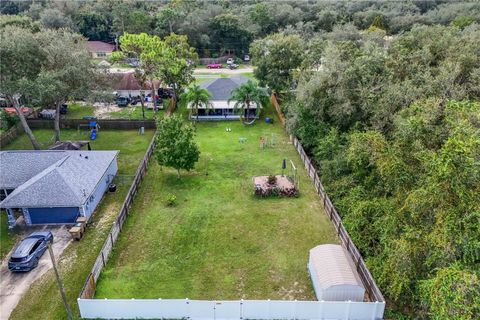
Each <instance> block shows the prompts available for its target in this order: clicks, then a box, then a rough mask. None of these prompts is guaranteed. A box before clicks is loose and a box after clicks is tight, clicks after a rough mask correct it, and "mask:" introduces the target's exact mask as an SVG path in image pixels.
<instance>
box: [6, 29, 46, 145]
mask: <svg viewBox="0 0 480 320" xmlns="http://www.w3.org/2000/svg"><path fill="white" fill-rule="evenodd" d="M0 57H1V59H0V80H1V81H0V92H2V94H3V95H5V97H6V99H7V100H8V101H9V103H10V104H11V105H13V107H14V108H15V110H16V111H17V114H18V116H19V118H20V122H21V124H22V127H23V129H24V131H25V133H26V134H27V136H28V138H29V139H30V142H31V143H32V146H33V148H34V149H36V150H38V149H40V145H39V144H38V142H37V140H36V138H35V136H34V134H33V132H32V130H31V129H30V127H29V126H28V123H27V120H26V119H25V116H24V114H23V113H22V112H21V110H20V107H21V105H20V102H19V98H20V97H26V96H28V95H29V94H31V93H32V87H33V84H34V82H35V81H36V79H37V77H38V75H39V73H40V71H41V68H42V61H43V60H44V59H45V56H44V54H43V53H42V51H41V49H40V45H39V41H38V38H37V35H35V34H34V33H32V32H31V31H29V30H26V29H21V28H18V27H14V26H7V27H5V28H2V29H0Z"/></svg>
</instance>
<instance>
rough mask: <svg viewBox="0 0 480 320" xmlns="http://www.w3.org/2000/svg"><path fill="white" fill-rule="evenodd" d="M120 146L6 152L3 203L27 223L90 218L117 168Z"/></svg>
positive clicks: (0, 178) (1, 163) (0, 189)
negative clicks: (117, 147) (101, 149)
mask: <svg viewBox="0 0 480 320" xmlns="http://www.w3.org/2000/svg"><path fill="white" fill-rule="evenodd" d="M117 155H118V151H84V150H83V151H81V150H78V151H70V150H68V151H67V150H32V151H31V150H19V151H2V152H0V199H1V200H2V201H1V202H0V208H2V209H5V210H6V211H7V216H8V223H9V226H10V227H13V226H15V224H16V217H15V212H20V213H21V214H22V215H23V218H24V220H25V223H26V224H27V225H29V226H30V225H41V224H72V223H75V221H76V219H77V217H78V216H84V217H87V218H90V217H91V215H92V213H93V212H94V210H95V208H96V207H97V205H98V204H99V203H100V200H101V199H102V197H103V195H104V193H105V192H106V191H107V189H108V186H109V184H110V183H111V182H112V180H113V178H114V177H115V175H116V173H117V168H118V167H117Z"/></svg>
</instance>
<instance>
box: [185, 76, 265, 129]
mask: <svg viewBox="0 0 480 320" xmlns="http://www.w3.org/2000/svg"><path fill="white" fill-rule="evenodd" d="M248 80H249V79H248V78H245V77H241V76H239V77H232V78H217V79H214V80H211V81H207V82H204V83H202V84H200V87H202V88H204V89H207V90H208V91H209V92H210V94H211V97H210V103H211V104H212V107H211V108H210V109H209V110H206V108H204V107H203V108H199V110H198V120H199V121H201V120H238V119H240V114H239V112H238V111H235V110H234V109H233V106H234V105H235V103H236V101H230V103H229V102H228V100H229V99H230V96H231V94H232V91H233V90H234V89H235V88H238V87H239V86H240V85H242V84H244V83H246V82H247V81H248ZM188 108H191V105H189V106H188ZM256 109H257V105H256V104H255V103H253V102H252V104H251V106H250V117H252V116H254V115H255V113H256ZM245 112H247V111H246V110H245ZM245 116H246V115H245ZM192 119H197V115H192Z"/></svg>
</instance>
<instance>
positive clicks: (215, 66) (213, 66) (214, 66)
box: [207, 63, 223, 69]
mask: <svg viewBox="0 0 480 320" xmlns="http://www.w3.org/2000/svg"><path fill="white" fill-rule="evenodd" d="M220 68H223V65H222V64H221V63H210V64H207V69H220Z"/></svg>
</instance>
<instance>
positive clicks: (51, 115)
mask: <svg viewBox="0 0 480 320" xmlns="http://www.w3.org/2000/svg"><path fill="white" fill-rule="evenodd" d="M56 114H57V110H55V109H43V110H42V111H41V112H40V113H39V114H38V116H39V117H40V118H42V119H55V115H56Z"/></svg>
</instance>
